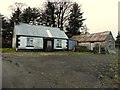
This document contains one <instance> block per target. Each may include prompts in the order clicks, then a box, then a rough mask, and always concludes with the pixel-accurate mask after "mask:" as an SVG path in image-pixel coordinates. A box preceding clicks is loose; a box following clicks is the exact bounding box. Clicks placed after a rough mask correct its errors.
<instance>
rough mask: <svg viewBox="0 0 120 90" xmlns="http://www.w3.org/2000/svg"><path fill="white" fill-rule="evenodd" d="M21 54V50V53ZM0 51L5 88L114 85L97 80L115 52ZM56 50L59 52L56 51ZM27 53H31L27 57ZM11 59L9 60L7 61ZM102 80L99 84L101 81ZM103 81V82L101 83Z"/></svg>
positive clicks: (97, 86)
mask: <svg viewBox="0 0 120 90" xmlns="http://www.w3.org/2000/svg"><path fill="white" fill-rule="evenodd" d="M20 53H21V52H20ZM20 53H19V54H18V53H17V54H3V58H5V57H6V58H8V61H6V60H3V62H2V63H3V87H4V88H21V87H22V88H33V87H34V88H113V87H114V86H113V85H114V84H113V85H111V82H112V81H111V80H110V79H108V80H106V81H105V80H102V81H101V80H100V79H99V77H98V76H97V74H98V68H99V69H101V68H102V67H103V66H104V65H107V64H109V63H110V62H111V61H112V60H117V56H116V55H94V54H80V53H73V54H72V53H66V55H65V52H63V53H64V55H62V54H63V53H62V54H61V53H59V54H60V55H41V54H38V55H37V56H32V55H35V53H27V54H22V55H20ZM57 53H58V52H57ZM29 54H30V56H29ZM9 60H10V61H12V62H11V63H10V61H9ZM101 82H102V83H101ZM103 83H104V84H103Z"/></svg>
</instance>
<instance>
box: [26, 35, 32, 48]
mask: <svg viewBox="0 0 120 90" xmlns="http://www.w3.org/2000/svg"><path fill="white" fill-rule="evenodd" d="M27 47H33V38H30V37H28V38H27Z"/></svg>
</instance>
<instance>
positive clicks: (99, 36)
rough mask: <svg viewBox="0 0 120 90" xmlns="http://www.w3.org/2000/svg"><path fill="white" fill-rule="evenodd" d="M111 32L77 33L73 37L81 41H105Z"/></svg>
mask: <svg viewBox="0 0 120 90" xmlns="http://www.w3.org/2000/svg"><path fill="white" fill-rule="evenodd" d="M109 34H110V31H105V32H100V33H93V34H87V35H75V36H73V37H72V39H74V40H77V41H79V42H93V41H94V42H95V41H98V42H101V41H105V40H106V38H107V36H108V35H109Z"/></svg>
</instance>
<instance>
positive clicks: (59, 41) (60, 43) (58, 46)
mask: <svg viewBox="0 0 120 90" xmlns="http://www.w3.org/2000/svg"><path fill="white" fill-rule="evenodd" d="M56 47H57V48H62V40H60V39H58V40H57V45H56Z"/></svg>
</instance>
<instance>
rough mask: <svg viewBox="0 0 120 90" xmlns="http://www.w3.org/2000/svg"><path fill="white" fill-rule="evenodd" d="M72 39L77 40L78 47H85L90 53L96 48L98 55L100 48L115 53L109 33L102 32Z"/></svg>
mask: <svg viewBox="0 0 120 90" xmlns="http://www.w3.org/2000/svg"><path fill="white" fill-rule="evenodd" d="M72 39H73V40H77V41H78V45H79V46H86V47H87V48H88V49H89V50H91V51H93V48H94V47H96V46H98V47H99V53H100V51H101V47H104V49H105V51H106V52H109V53H114V52H115V40H114V38H113V35H112V33H111V31H104V32H98V33H93V34H86V35H75V36H73V37H72Z"/></svg>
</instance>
